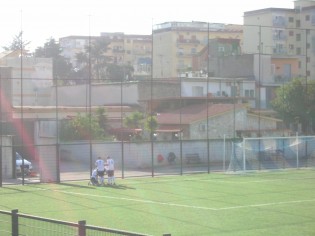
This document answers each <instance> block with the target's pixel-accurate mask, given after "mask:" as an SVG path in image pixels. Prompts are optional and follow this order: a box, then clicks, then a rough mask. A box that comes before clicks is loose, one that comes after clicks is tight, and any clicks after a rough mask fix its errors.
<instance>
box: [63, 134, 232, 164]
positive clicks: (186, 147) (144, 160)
mask: <svg viewBox="0 0 315 236" xmlns="http://www.w3.org/2000/svg"><path fill="white" fill-rule="evenodd" d="M223 141H224V140H223V139H218V140H209V146H210V149H211V151H210V159H211V161H214V162H216V161H222V160H223V159H224V158H226V159H228V160H229V159H230V156H231V152H230V151H231V147H230V146H231V144H230V142H229V141H228V142H226V144H225V147H226V152H224V151H223V149H224V142H223ZM78 144H79V143H68V144H62V145H60V152H61V153H63V154H66V155H64V156H62V157H61V160H62V161H76V162H85V163H86V165H87V166H88V164H89V161H90V146H89V144H88V143H86V142H82V144H79V145H78ZM123 147H124V149H123V151H124V167H125V168H127V169H139V168H149V167H151V165H152V152H151V142H142V143H131V142H128V143H124V145H123ZM180 147H181V145H180V141H173V142H154V143H153V161H154V164H157V165H159V164H161V163H158V161H157V156H158V155H162V156H164V157H165V158H166V157H167V155H168V154H169V153H170V152H174V153H175V155H176V156H177V161H179V158H180V153H181V151H180ZM190 153H198V154H199V156H200V158H201V161H202V162H205V163H206V162H207V158H208V155H207V141H204V140H194V141H182V156H183V158H184V157H185V155H186V154H190ZM223 153H226V157H224V156H223ZM108 155H110V156H111V157H112V158H113V159H114V160H115V165H116V167H117V168H118V169H119V168H121V160H122V144H121V142H111V143H93V144H92V159H93V163H94V162H95V160H96V159H97V157H98V156H101V157H103V158H106V157H107V156H108ZM162 164H163V163H162Z"/></svg>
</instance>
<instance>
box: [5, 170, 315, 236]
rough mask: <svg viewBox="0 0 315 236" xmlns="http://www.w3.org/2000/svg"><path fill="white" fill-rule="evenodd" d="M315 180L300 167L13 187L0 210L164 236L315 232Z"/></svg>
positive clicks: (6, 187)
mask: <svg viewBox="0 0 315 236" xmlns="http://www.w3.org/2000/svg"><path fill="white" fill-rule="evenodd" d="M314 178H315V171H314V169H310V170H307V169H303V170H302V169H300V170H286V171H277V172H261V173H248V174H246V175H231V174H230V175H227V174H222V173H211V174H195V175H185V176H164V177H155V178H133V179H117V180H116V182H117V184H118V185H117V186H115V187H107V186H106V187H93V186H88V185H87V181H84V182H71V183H62V184H32V185H27V186H12V185H10V186H5V187H3V188H0V195H1V208H0V209H1V210H6V211H10V210H12V209H19V212H20V213H26V214H31V215H36V216H41V217H47V218H52V219H59V220H65V221H72V222H78V221H79V220H86V221H87V224H90V225H95V226H102V227H108V228H114V229H121V230H127V231H133V232H139V233H147V234H151V235H159V236H160V235H163V233H171V234H172V236H173V235H174V236H182V235H216V236H217V235H225V236H226V235H231V236H232V235H233V236H246V235H250V236H252V235H255V236H257V235H258V236H259V235H261V236H265V235H276V236H281V235H283V236H284V235H285V236H287V235H315V227H314V220H315V204H314V202H315V198H314V196H315V188H314V187H313V186H314ZM20 233H23V232H20ZM33 236H36V235H33Z"/></svg>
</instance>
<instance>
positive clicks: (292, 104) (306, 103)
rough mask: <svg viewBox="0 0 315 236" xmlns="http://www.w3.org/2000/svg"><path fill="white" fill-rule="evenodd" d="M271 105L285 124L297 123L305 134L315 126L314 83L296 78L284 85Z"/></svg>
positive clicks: (278, 90) (277, 91)
mask: <svg viewBox="0 0 315 236" xmlns="http://www.w3.org/2000/svg"><path fill="white" fill-rule="evenodd" d="M271 105H272V107H273V109H274V110H275V111H277V112H278V114H279V117H280V118H282V119H283V120H284V122H285V123H286V124H289V123H297V122H299V123H301V125H302V131H303V132H304V133H306V132H307V131H308V130H309V129H310V127H313V126H314V124H315V81H314V80H306V79H301V78H296V79H294V80H292V82H290V83H287V84H284V85H283V86H281V87H280V88H278V89H277V90H276V98H275V99H274V100H273V101H272V102H271Z"/></svg>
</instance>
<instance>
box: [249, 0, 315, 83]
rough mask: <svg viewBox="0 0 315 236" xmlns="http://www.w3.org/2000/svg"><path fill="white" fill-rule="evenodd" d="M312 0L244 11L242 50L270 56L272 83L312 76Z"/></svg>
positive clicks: (314, 70) (314, 35) (314, 68)
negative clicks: (290, 7) (292, 6)
mask: <svg viewBox="0 0 315 236" xmlns="http://www.w3.org/2000/svg"><path fill="white" fill-rule="evenodd" d="M314 48H315V1H306V0H297V1H294V8H293V9H284V8H267V9H260V10H255V11H248V12H245V13H244V47H243V50H244V52H245V53H250V54H257V55H270V56H271V58H272V64H271V67H272V72H271V76H272V77H273V79H274V82H275V83H277V82H278V83H279V82H280V83H282V82H284V81H288V80H290V79H291V78H294V77H305V78H308V79H312V78H314V75H315V50H314Z"/></svg>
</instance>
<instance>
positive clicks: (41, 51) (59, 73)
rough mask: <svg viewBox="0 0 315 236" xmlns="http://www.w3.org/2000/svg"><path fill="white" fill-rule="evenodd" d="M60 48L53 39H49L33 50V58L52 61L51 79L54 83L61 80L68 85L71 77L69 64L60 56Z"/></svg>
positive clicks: (71, 70)
mask: <svg viewBox="0 0 315 236" xmlns="http://www.w3.org/2000/svg"><path fill="white" fill-rule="evenodd" d="M60 52H61V48H60V46H59V43H57V42H56V40H55V39H53V38H50V39H49V40H47V42H46V43H45V44H44V46H43V47H38V48H37V49H36V50H35V53H34V56H35V57H44V58H52V61H53V78H54V80H55V81H60V80H62V81H63V82H64V83H65V84H68V82H69V80H70V79H71V77H72V75H73V69H72V65H71V63H69V62H68V61H67V60H66V59H65V58H64V57H63V56H61V55H60Z"/></svg>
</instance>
